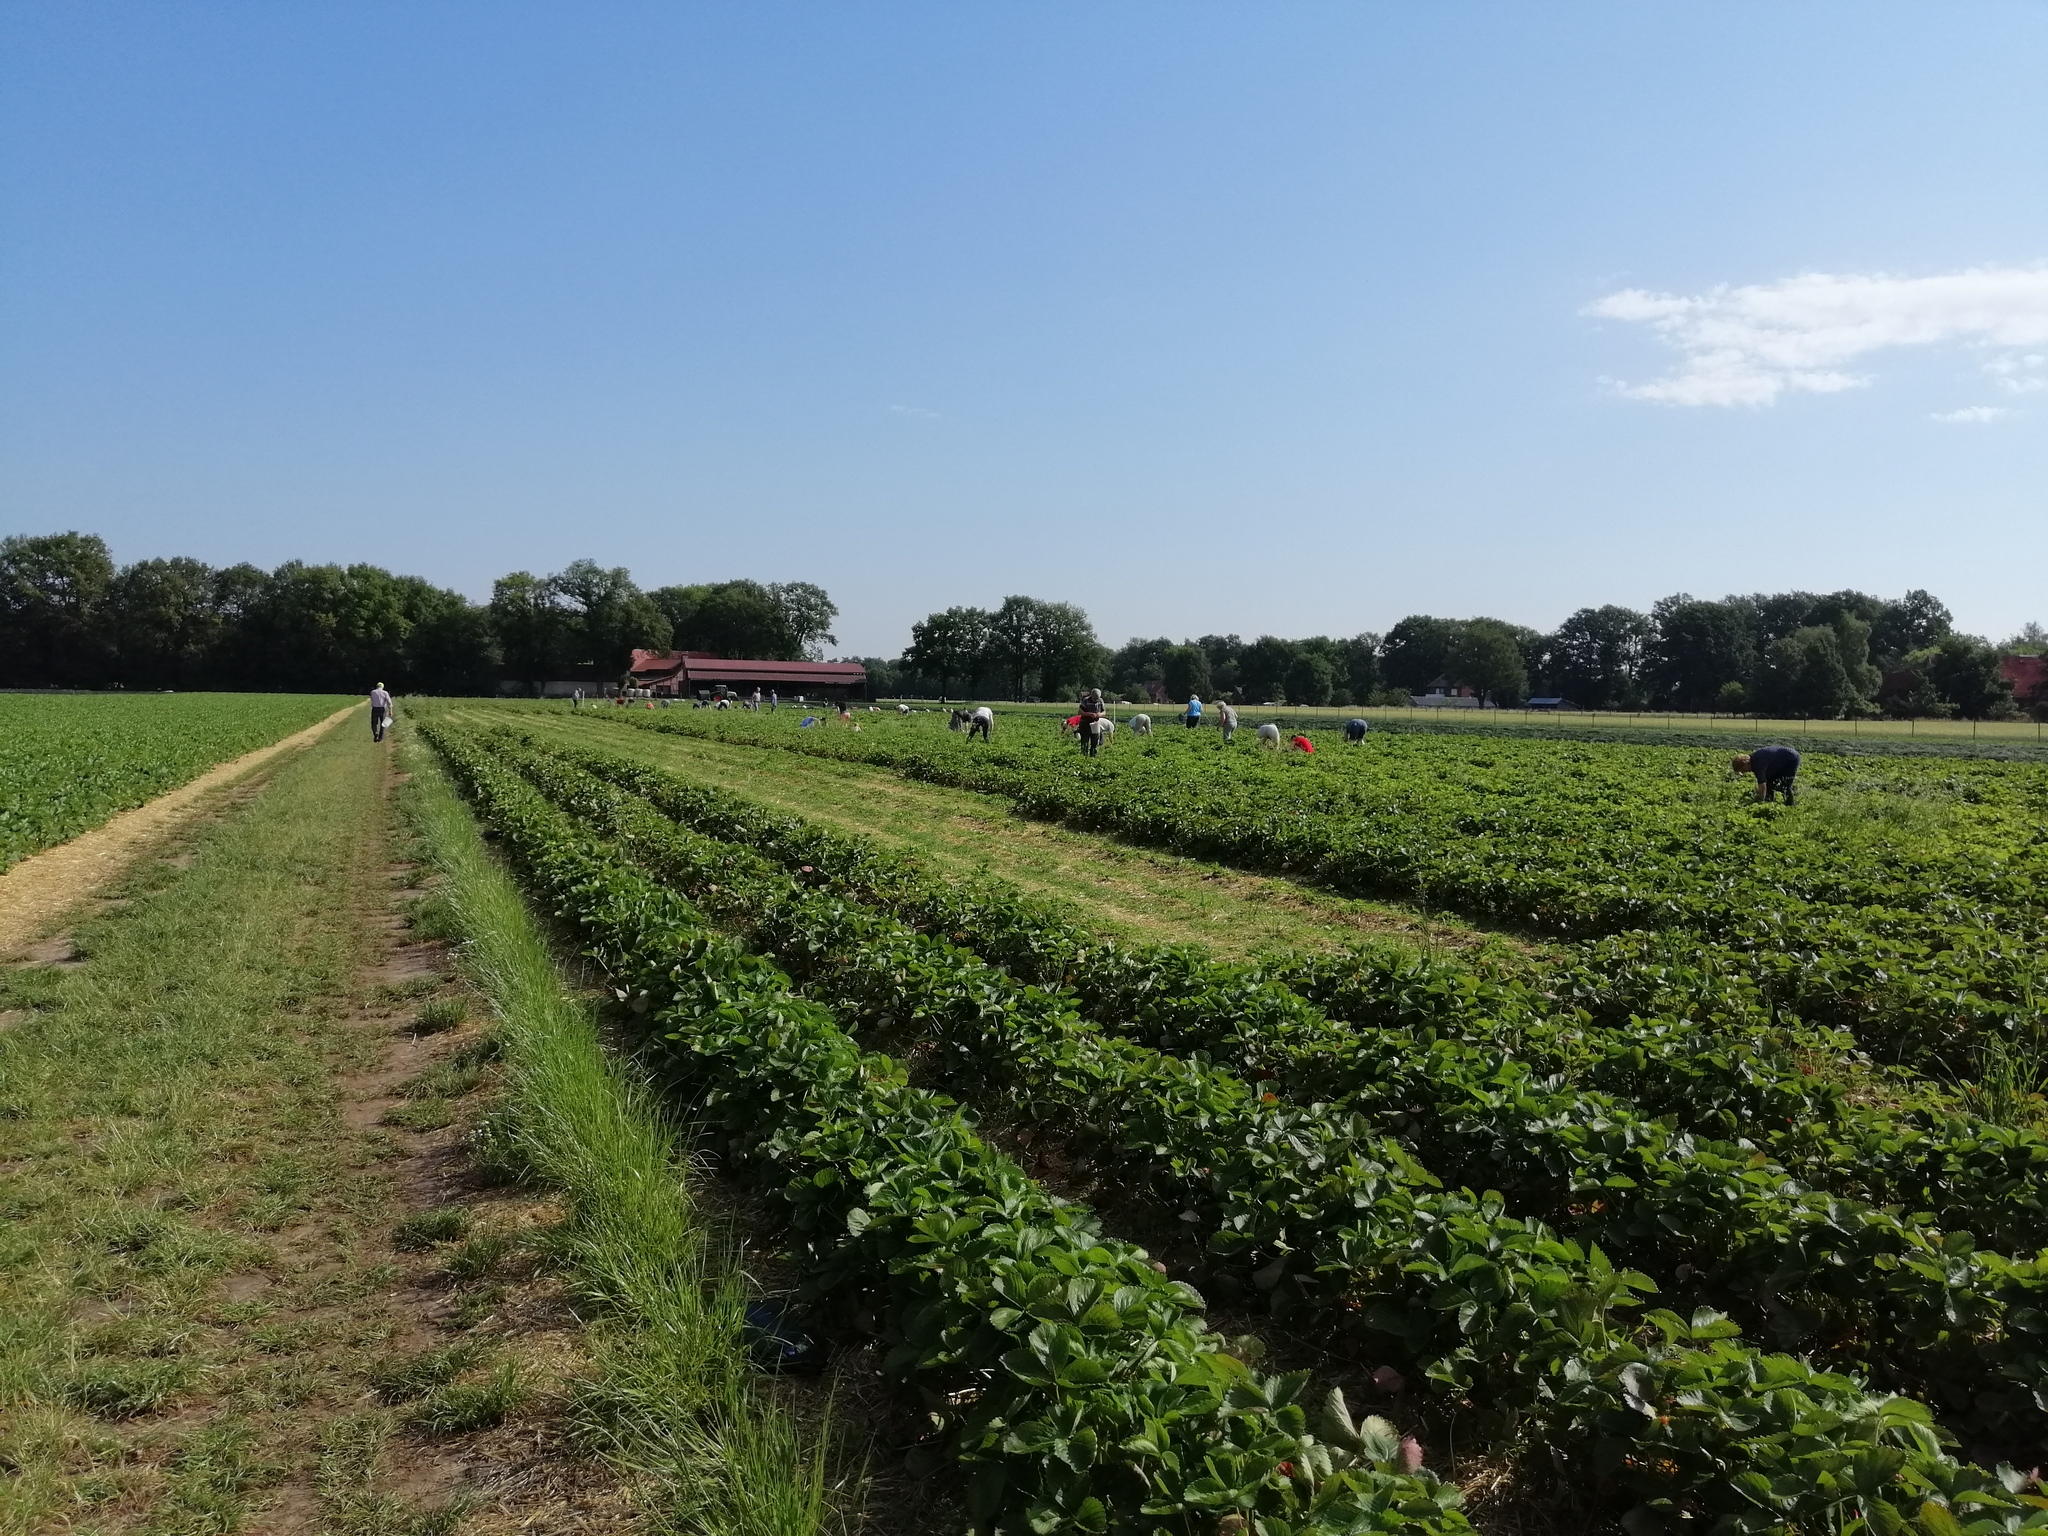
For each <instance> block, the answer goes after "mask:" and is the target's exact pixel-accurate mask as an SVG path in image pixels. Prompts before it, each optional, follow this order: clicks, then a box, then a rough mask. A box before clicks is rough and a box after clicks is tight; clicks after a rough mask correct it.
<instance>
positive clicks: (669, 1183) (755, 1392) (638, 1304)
mask: <svg viewBox="0 0 2048 1536" xmlns="http://www.w3.org/2000/svg"><path fill="white" fill-rule="evenodd" d="M405 751H406V755H407V762H408V766H409V767H410V768H411V770H412V777H411V779H410V781H409V783H408V785H407V787H406V791H405V800H404V807H405V811H406V814H407V816H408V819H409V820H410V822H411V824H412V826H413V827H414V829H415V830H416V832H417V833H418V834H419V835H420V836H421V838H422V839H423V841H424V842H425V843H426V844H427V846H428V848H429V849H430V856H431V857H432V859H433V860H434V862H435V863H436V864H437V865H438V866H439V868H440V870H441V872H442V874H443V876H444V880H445V884H444V886H443V890H442V894H443V896H444V898H445V900H446V902H447V904H448V907H449V909H450V911H451V913H452V915H453V918H454V922H455V925H456V928H457V930H458V932H459V934H460V936H461V938H462V941H463V945H462V954H463V959H464V964H465V966H466V968H467V969H468V971H469V973H470V974H471V976H472V977H473V979H474V980H475V982H476V984H477V985H478V986H479V988H480V989H481V990H482V991H483V992H484V993H485V995H486V996H487V997H488V998H489V999H490V1002H491V1005H492V1007H493V1008H494V1009H495V1011H496V1012H497V1014H498V1016H499V1018H500V1020H501V1028H500V1031H499V1036H500V1038H501V1040H502V1043H503V1049H504V1074H505V1076H504V1088H503V1096H502V1098H501V1100H500V1105H499V1108H498V1110H497V1112H496V1113H495V1115H494V1116H493V1119H492V1122H491V1126H490V1130H489V1139H490V1145H491V1148H492V1151H493V1154H494V1155H495V1156H497V1157H499V1158H501V1159H502V1160H504V1161H505V1162H506V1163H507V1164H508V1165H510V1166H512V1167H514V1168H516V1169H518V1170H519V1171H521V1172H522V1173H523V1174H526V1175H528V1176H531V1177H533V1178H536V1179H538V1180H540V1181H542V1182H544V1183H546V1184H548V1185H550V1186H552V1187H554V1188H556V1189H558V1190H560V1191H561V1192H562V1193H563V1195H564V1196H565V1197H566V1201H567V1204H568V1206H569V1209H570V1217H569V1220H568V1221H567V1223H566V1224H565V1225H564V1226H563V1227H562V1228H561V1229H560V1230H559V1232H558V1233H557V1234H556V1235H555V1237H554V1239H553V1241H554V1243H555V1244H556V1245H557V1247H558V1250H559V1252H560V1254H561V1256H562V1257H563V1258H564V1259H565V1260H566V1261H567V1262H568V1265H569V1267H570V1273H571V1274H572V1276H573V1277H574V1283H575V1284H576V1285H577V1286H578V1288H579V1289H581V1290H582V1291H583V1292H584V1293H585V1295H586V1296H587V1297H588V1298H589V1299H591V1300H592V1301H594V1302H595V1303H597V1304H598V1309H599V1311H598V1320H597V1321H596V1323H594V1325H593V1327H592V1329H591V1336H590V1339H589V1346H590V1350H591V1355H592V1359H593V1363H594V1364H595V1366H596V1368H597V1369H596V1375H595V1377H594V1378H593V1379H592V1380H591V1381H589V1382H588V1383H587V1384H586V1385H585V1386H584V1388H583V1389H582V1392H581V1395H580V1399H579V1404H578V1412H579V1417H580V1420H581V1424H582V1427H583V1429H584V1431H585V1433H586V1435H587V1436H588V1437H589V1438H590V1439H591V1440H592V1441H593V1442H595V1443H596V1444H597V1445H598V1446H599V1447H600V1448H601V1449H602V1451H603V1452H604V1454H605V1455H606V1456H607V1457H608V1458H609V1459H610V1460H612V1461H613V1462H614V1463H615V1464H617V1465H619V1466H620V1467H622V1468H623V1469H625V1470H627V1471H628V1472H630V1473H631V1474H633V1475H634V1476H635V1478H636V1480H639V1481H640V1482H641V1483H642V1486H643V1488H647V1489H651V1493H650V1495H649V1496H650V1497H652V1498H653V1499H654V1500H655V1501H656V1502H657V1503H658V1504H659V1506H661V1508H662V1509H663V1511H664V1516H663V1522H664V1524H666V1525H668V1526H669V1527H670V1528H672V1529H676V1530H688V1531H691V1532H693V1533H704V1536H812V1533H817V1532H822V1531H827V1530H832V1529H835V1528H838V1527H839V1526H841V1525H843V1524H844V1523H845V1520H846V1517H847V1515H848V1512H849V1510H850V1508H851V1497H852V1495H851V1493H850V1492H849V1490H848V1487H847V1486H846V1484H847V1482H849V1481H851V1480H840V1481H835V1480H834V1476H833V1457H832V1454H831V1450H830V1440H831V1432H830V1425H829V1421H828V1422H827V1423H824V1424H819V1425H813V1424H811V1423H808V1422H806V1421H805V1420H803V1419H802V1418H801V1417H799V1415H797V1414H796V1413H795V1412H793V1411H792V1410H791V1409H790V1408H789V1407H787V1406H786V1405H785V1404H783V1403H782V1402H780V1401H779V1400H778V1398H777V1396H776V1394H775V1393H774V1392H773V1391H772V1390H771V1389H769V1388H768V1387H767V1386H766V1385H765V1384H764V1383H763V1382H762V1380H761V1379H760V1378H759V1377H758V1376H757V1375H756V1373H755V1371H754V1368H753V1365H752V1362H751V1360H750V1358H749V1356H748V1352H747V1335H746V1321H745V1306H746V1296H745V1290H744V1287H743V1285H742V1283H741V1282H740V1280H739V1279H738V1277H737V1276H736V1275H734V1274H732V1273H731V1272H729V1271H727V1270H725V1269H723V1268H722V1266H721V1265H720V1264H719V1263H718V1262H717V1260H718V1257H719V1255H718V1253H717V1251H716V1248H715V1244H714V1242H713V1239H712V1236H711V1232H710V1229H709V1228H708V1226H707V1224H706V1223H705V1222H704V1221H703V1220H702V1218H701V1217H700V1215H699V1213H698V1211H697V1210H696V1209H695V1207H694V1205H693V1203H692V1201H691V1198H690V1196H689V1193H688V1190H687V1188H686V1186H685V1184H684V1182H683V1180H682V1178H681V1176H680V1175H681V1170H680V1169H679V1168H678V1166H677V1163H676V1159H675V1156H674V1151H673V1141H674V1138H673V1136H672V1134H671V1131H670V1128H669V1126H668V1125H667V1124H666V1122H665V1120H664V1118H663V1116H662V1114H661V1112H660V1109H659V1106H658V1104H657V1102H656V1100H655V1097H654V1095H653V1093H652V1092H651V1090H649V1089H648V1088H647V1087H646V1086H645V1085H644V1084H643V1083H642V1082H641V1080H639V1079H638V1078H637V1077H636V1076H634V1075H633V1074H632V1073H631V1072H630V1070H629V1069H627V1068H626V1067H625V1066H623V1065H622V1064H621V1063H620V1062H619V1061H618V1060H617V1059H616V1058H615V1057H614V1056H612V1055H611V1053H609V1052H608V1051H607V1050H606V1049H605V1047H604V1045H603V1043H602V1041H601V1040H600V1038H599V1035H598V1030H597V1024H596V1020H595V1018H594V1017H593V1014H592V1011H591V1009H590V1008H589V1007H588V1006H587V1005H586V1004H585V1003H584V1002H582V1001H580V1000H579V999H578V998H577V997H576V996H575V995H574V994H573V993H572V992H571V990H570V989H569V988H568V986H567V985H566V984H565V982H564V979H563V977H562V974H561V972H560V970H559V969H558V967H557V966H556V964H555V961H554V957H553V955H552V953H551V951H550V949H549V946H548V942H547V939H546V937H545V935H544V934H543V933H542V931H541V929H540V928H539V926H538V925H537V924H536V922H535V921H534V919H533V916H532V914H531V913H530V912H529V911H528V909H527V907H526V904H525V902H524V900H523V899H522V898H521V896H520V894H519V891H518V888H517V886H516V885H515V884H514V883H513V881H512V879H511V878H510V876H508V875H507V874H506V873H505V872H504V871H503V870H502V869H501V868H500V867H499V866H498V864H497V863H496V862H495V861H494V860H493V859H492V858H491V857H490V855H489V853H488V852H487V850H486V849H485V846H484V843H483V840H482V837H481V835H480V834H479V832H478V829H477V826H476V823H475V821H474V819H473V818H472V817H471V816H470V813H469V811H468V810H467V808H465V807H464V806H463V805H462V803H461V802H460V801H459V800H458V799H457V798H456V796H455V793H454V790H453V788H452V786H450V784H449V783H448V781H447V779H446V778H445V777H444V776H443V775H442V773H441V771H440V768H439V765H438V763H436V762H435V761H434V759H433V757H432V754H431V753H430V752H428V751H427V749H426V748H425V747H423V746H418V745H414V744H412V743H410V742H408V743H407V745H406V748H405Z"/></svg>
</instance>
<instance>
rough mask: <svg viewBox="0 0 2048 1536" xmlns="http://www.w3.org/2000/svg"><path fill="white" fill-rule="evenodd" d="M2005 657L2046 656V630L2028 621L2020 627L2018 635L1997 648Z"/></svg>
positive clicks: (2047, 634) (2047, 645)
mask: <svg viewBox="0 0 2048 1536" xmlns="http://www.w3.org/2000/svg"><path fill="white" fill-rule="evenodd" d="M1998 649H1999V651H2000V652H2001V653H2002V654H2004V655H2007V656H2040V655H2043V654H2048V629H2043V628H2042V627H2041V626H2040V625H2039V624H2037V623H2033V622H2031V621H2029V622H2028V623H2026V624H2022V625H2021V626H2020V631H2019V633H2018V634H2016V635H2014V636H2013V637H2012V638H2011V639H2010V640H2007V641H2004V642H2003V643H2001V644H2000V646H1999V647H1998Z"/></svg>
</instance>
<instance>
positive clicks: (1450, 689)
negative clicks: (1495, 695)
mask: <svg viewBox="0 0 2048 1536" xmlns="http://www.w3.org/2000/svg"><path fill="white" fill-rule="evenodd" d="M1408 702H1409V703H1410V704H1412V705H1414V706H1415V707H1416V708H1417V709H1477V708H1479V697H1478V695H1477V694H1475V693H1473V691H1472V690H1471V689H1470V688H1461V687H1459V686H1458V685H1457V684H1455V683H1453V682H1452V681H1451V680H1450V679H1449V678H1448V677H1439V678H1437V679H1436V680H1435V681H1434V682H1432V683H1430V684H1429V686H1428V687H1426V688H1424V689H1423V690H1422V692H1420V693H1411V694H1410V695H1409V696H1408Z"/></svg>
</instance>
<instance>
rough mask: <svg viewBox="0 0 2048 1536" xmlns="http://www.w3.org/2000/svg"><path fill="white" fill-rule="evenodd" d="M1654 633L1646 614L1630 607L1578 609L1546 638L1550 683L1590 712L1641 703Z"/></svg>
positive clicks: (1610, 605)
mask: <svg viewBox="0 0 2048 1536" xmlns="http://www.w3.org/2000/svg"><path fill="white" fill-rule="evenodd" d="M1654 634H1655V628H1654V626H1653V625H1652V624H1651V622H1650V616H1649V615H1648V614H1644V613H1638V612H1636V611H1635V609H1633V608H1623V607H1621V606H1620V605H1618V604H1615V603H1609V604H1608V605H1606V606H1605V607H1602V608H1581V609H1580V610H1579V611H1578V612H1577V613H1574V614H1573V615H1572V616H1571V617H1570V618H1568V619H1566V620H1565V621H1564V622H1563V623H1562V624H1560V625H1558V627H1557V633H1555V634H1554V635H1552V636H1551V637H1550V655H1549V668H1550V682H1551V685H1552V686H1553V687H1556V688H1558V689H1560V690H1562V691H1563V692H1564V693H1567V694H1569V695H1570V696H1571V697H1572V698H1573V699H1575V700H1576V701H1577V702H1579V703H1580V704H1583V705H1585V706H1586V708H1588V709H1627V708H1629V707H1631V706H1633V705H1637V704H1640V703H1641V702H1642V698H1643V677H1644V672H1645V669H1646V667H1647V665H1648V661H1649V651H1650V641H1651V639H1652V637H1653V636H1654Z"/></svg>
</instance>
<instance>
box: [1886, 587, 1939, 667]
mask: <svg viewBox="0 0 2048 1536" xmlns="http://www.w3.org/2000/svg"><path fill="white" fill-rule="evenodd" d="M1954 629H1955V618H1954V615H1952V614H1951V613H1950V612H1949V611H1948V607H1947V605H1946V604H1944V603H1943V602H1942V601H1941V599H1940V598H1938V597H1936V596H1935V595H1934V594H1933V593H1932V592H1929V591H1927V590H1926V589H1925V588H1923V587H1915V588H1914V589H1913V590H1912V591H1910V592H1908V593H1907V594H1906V595H1905V596H1904V597H1902V598H1900V599H1899V600H1898V601H1897V602H1894V603H1886V604H1885V605H1884V608H1883V611H1882V612H1880V613H1879V614H1878V615H1877V617H1876V619H1875V620H1874V621H1873V622H1872V624H1871V627H1870V652H1871V656H1872V658H1873V659H1874V660H1875V661H1876V662H1877V664H1878V665H1879V666H1881V667H1889V666H1895V665H1897V664H1898V662H1899V660H1900V659H1901V658H1903V657H1904V656H1905V655H1906V654H1907V653H1908V652H1911V651H1922V650H1925V649H1926V648H1927V647H1928V646H1930V645H1933V644H1934V643H1935V642H1936V641H1938V640H1941V639H1942V638H1944V637H1945V636H1947V635H1949V634H1952V633H1953V632H1954Z"/></svg>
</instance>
